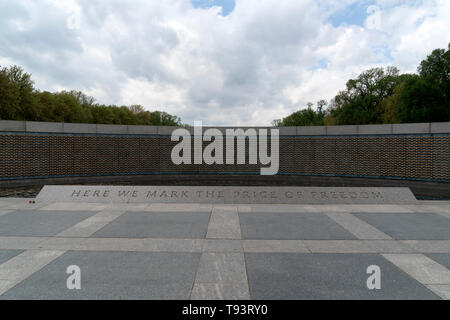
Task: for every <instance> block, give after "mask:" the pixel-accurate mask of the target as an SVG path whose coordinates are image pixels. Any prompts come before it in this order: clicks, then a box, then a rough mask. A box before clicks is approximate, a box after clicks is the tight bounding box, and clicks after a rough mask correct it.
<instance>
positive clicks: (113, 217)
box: [0, 198, 450, 300]
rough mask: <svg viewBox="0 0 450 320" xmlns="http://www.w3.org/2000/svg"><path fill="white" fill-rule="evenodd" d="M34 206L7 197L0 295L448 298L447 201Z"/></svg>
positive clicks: (0, 238) (1, 219)
mask: <svg viewBox="0 0 450 320" xmlns="http://www.w3.org/2000/svg"><path fill="white" fill-rule="evenodd" d="M29 200H30V199H11V198H8V199H0V299H194V300H197V299H450V271H449V269H448V268H449V267H450V202H439V201H422V202H417V204H402V205H395V204H389V205H387V204H386V205H365V204H358V205H348V204H339V205H333V204H327V205H319V204H318V205H282V204H277V205H273V204H272V205H271V204H253V205H232V204H230V205H221V204H198V203H178V204H169V203H166V204H159V203H127V204H120V203H115V204H110V203H82V202H77V203H69V202H57V201H55V202H47V203H37V204H30V203H29ZM73 265H75V266H78V267H79V268H80V271H81V273H80V284H81V289H79V290H77V289H75V290H70V289H68V287H67V279H68V277H69V276H70V274H68V273H67V268H68V267H69V266H73ZM369 266H378V267H379V268H380V276H381V289H375V290H369V289H368V287H367V279H368V278H369V277H370V274H368V273H367V268H368V267H369Z"/></svg>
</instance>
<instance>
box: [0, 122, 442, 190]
mask: <svg viewBox="0 0 450 320" xmlns="http://www.w3.org/2000/svg"><path fill="white" fill-rule="evenodd" d="M174 129H175V128H173V127H150V126H121V125H91V124H66V123H42V122H22V121H2V120H0V180H15V179H30V178H52V177H85V176H113V175H167V174H171V175H174V174H180V175H181V174H183V175H185V174H186V175H187V174H194V175H196V174H220V175H227V174H247V175H259V174H260V167H261V166H260V165H250V164H243V165H242V164H241V165H240V164H233V165H228V164H223V165H206V164H202V165H196V164H191V165H185V164H182V165H175V164H173V163H172V161H171V150H172V148H173V147H174V146H175V145H176V144H177V142H172V141H171V139H170V134H171V132H172V131H173V130H174ZM207 144H208V143H207V142H204V145H205V146H206V145H207ZM279 150H280V151H279V158H280V164H279V172H278V175H291V176H296V175H297V176H335V177H363V178H366V177H367V178H385V179H406V180H422V181H431V182H450V123H433V124H429V123H423V124H403V125H374V126H335V127H331V126H330V127H290V128H280V143H279Z"/></svg>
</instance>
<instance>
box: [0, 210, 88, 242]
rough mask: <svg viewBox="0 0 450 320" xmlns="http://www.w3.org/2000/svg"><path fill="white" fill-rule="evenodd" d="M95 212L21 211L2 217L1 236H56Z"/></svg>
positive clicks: (0, 218) (0, 222)
mask: <svg viewBox="0 0 450 320" xmlns="http://www.w3.org/2000/svg"><path fill="white" fill-rule="evenodd" d="M93 214H94V212H87V211H86V212H78V211H77V212H67V211H39V210H21V211H16V212H14V213H13V214H8V215H5V216H1V217H0V236H24V237H33V236H37V237H39V236H54V235H56V234H58V233H59V232H61V231H63V230H65V229H67V228H69V227H71V226H73V225H74V224H76V223H78V222H80V221H82V220H84V219H86V218H89V217H90V216H92V215H93Z"/></svg>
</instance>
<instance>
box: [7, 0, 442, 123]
mask: <svg viewBox="0 0 450 320" xmlns="http://www.w3.org/2000/svg"><path fill="white" fill-rule="evenodd" d="M355 2H356V1H354V0H346V1H335V0H319V1H312V0H283V1H275V0H236V6H235V9H234V11H233V12H231V14H229V15H227V16H222V15H221V14H220V7H211V8H202V9H199V8H194V7H193V6H192V4H191V3H190V1H189V0H165V1H156V0H154V1H144V0H136V1H125V0H111V1H96V2H94V1H91V0H71V1H63V2H61V1H56V0H41V1H32V2H31V1H26V0H17V1H8V0H0V63H1V64H2V65H5V64H10V63H16V64H19V65H22V66H23V67H24V68H25V69H26V71H28V72H31V73H33V78H34V79H35V81H36V86H37V87H38V88H41V89H46V90H60V89H64V88H65V89H76V90H82V91H85V92H86V93H88V94H91V95H94V96H95V97H96V98H97V100H98V101H99V102H101V103H108V104H109V103H115V104H138V103H139V104H142V105H144V106H146V108H148V109H151V110H154V109H159V110H164V111H167V112H169V113H172V114H176V115H178V116H181V118H182V119H183V120H184V121H185V122H193V121H194V120H203V122H204V123H206V124H228V125H230V124H236V125H268V124H270V123H271V121H272V120H273V119H278V118H281V117H283V116H287V115H288V114H289V113H291V112H294V111H296V110H297V109H299V108H300V107H304V106H305V105H306V103H307V102H308V101H313V102H314V101H317V100H319V99H322V98H323V99H330V98H332V97H333V96H334V95H335V94H336V93H337V91H338V90H340V89H343V88H344V87H345V83H346V81H347V80H348V79H349V78H350V77H355V76H357V75H358V74H359V73H360V72H362V71H363V70H365V69H367V68H370V67H374V66H387V65H397V66H399V67H400V69H401V71H404V72H414V71H415V70H416V67H417V65H418V64H419V62H420V61H421V60H422V59H423V58H425V57H426V55H427V54H428V53H430V51H431V50H432V49H434V48H438V47H447V44H448V43H449V42H450V34H449V33H448V32H447V30H449V29H450V20H449V19H448V17H449V16H450V1H447V0H430V1H393V0H378V1H376V2H375V5H377V6H378V8H379V10H377V14H379V16H378V17H377V19H379V22H380V24H379V26H377V27H374V21H377V20H376V19H374V17H373V14H374V11H373V10H372V11H369V15H368V16H367V17H366V18H367V20H366V24H365V26H357V25H351V24H346V25H342V26H337V27H335V26H333V25H332V24H331V23H329V22H328V20H327V18H328V17H329V16H330V15H331V14H333V13H334V12H336V11H338V10H345V7H346V6H348V5H351V4H354V3H355ZM366 2H367V6H366V7H368V6H369V5H372V4H374V1H366ZM320 61H326V63H325V64H324V65H321V64H320V63H319V62H320ZM318 64H319V65H320V67H317V66H318Z"/></svg>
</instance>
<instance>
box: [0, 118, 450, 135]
mask: <svg viewBox="0 0 450 320" xmlns="http://www.w3.org/2000/svg"><path fill="white" fill-rule="evenodd" d="M177 128H178V127H165V126H135V125H109V124H82V123H60V122H35V121H11V120H0V132H29V133H33V132H36V133H66V134H118V135H120V134H126V135H164V136H165V135H170V134H171V133H172V131H173V130H175V129H177ZM208 128H211V127H210V126H204V127H203V130H206V129H208ZM217 128H219V129H220V130H222V131H224V130H225V129H230V128H232V129H237V128H242V129H248V128H250V127H217ZM252 128H256V129H270V128H271V127H252ZM187 129H188V130H189V131H190V132H191V133H193V128H192V127H189V128H187ZM279 129H280V135H282V136H334V135H404V134H449V133H450V122H441V123H408V124H381V125H354V126H317V127H282V128H279Z"/></svg>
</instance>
